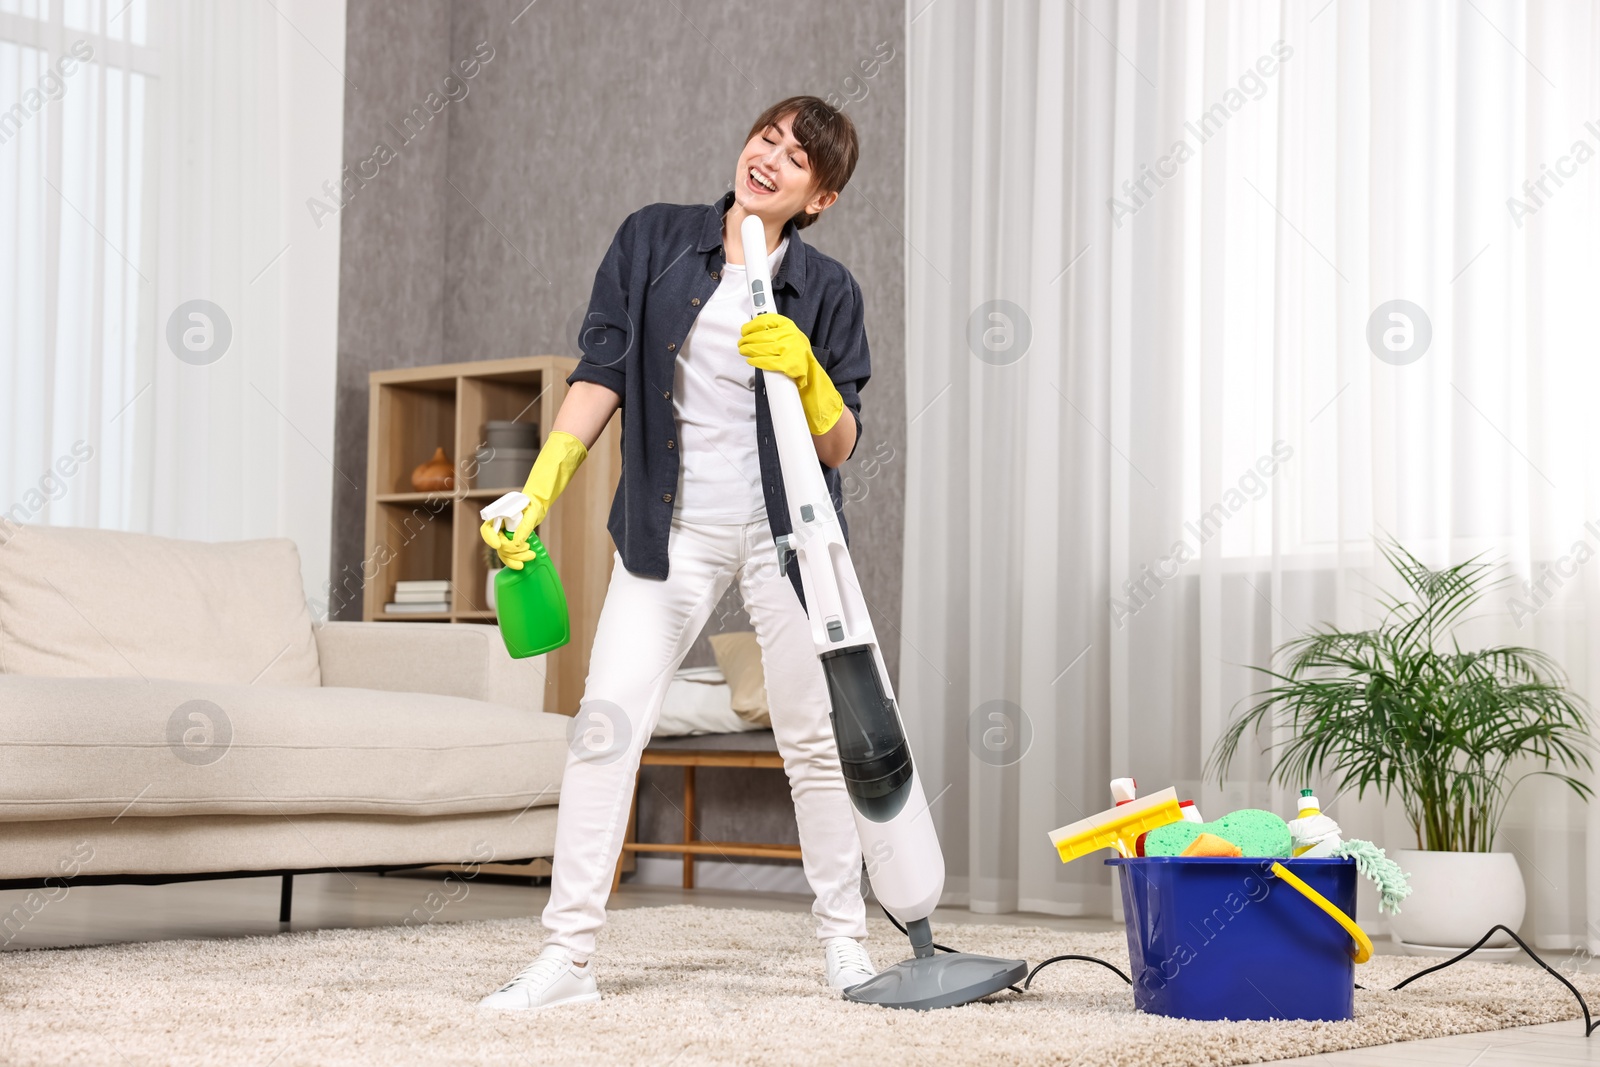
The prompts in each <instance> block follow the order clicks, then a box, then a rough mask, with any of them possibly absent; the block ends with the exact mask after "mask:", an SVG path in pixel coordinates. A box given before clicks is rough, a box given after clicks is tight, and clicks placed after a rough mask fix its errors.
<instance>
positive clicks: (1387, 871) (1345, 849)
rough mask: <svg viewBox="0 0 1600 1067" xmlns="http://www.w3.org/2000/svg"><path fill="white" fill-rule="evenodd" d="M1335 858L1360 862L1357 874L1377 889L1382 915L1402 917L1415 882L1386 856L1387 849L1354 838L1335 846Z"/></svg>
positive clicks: (1357, 864) (1357, 865)
mask: <svg viewBox="0 0 1600 1067" xmlns="http://www.w3.org/2000/svg"><path fill="white" fill-rule="evenodd" d="M1332 855H1334V856H1336V857H1338V858H1340V859H1346V858H1348V859H1353V860H1355V861H1356V870H1358V871H1360V872H1361V874H1362V875H1363V876H1364V877H1366V878H1367V879H1369V880H1370V881H1371V882H1372V884H1373V885H1374V886H1376V887H1377V890H1378V911H1380V912H1385V911H1386V912H1388V913H1389V914H1391V915H1399V914H1400V902H1401V901H1402V900H1404V899H1405V898H1406V897H1408V896H1410V895H1411V882H1410V880H1409V879H1408V878H1407V877H1406V872H1405V871H1402V870H1401V869H1400V865H1399V864H1398V863H1396V862H1395V861H1394V860H1392V859H1390V858H1389V857H1388V856H1385V855H1384V854H1383V849H1381V848H1379V847H1378V846H1377V845H1374V844H1373V843H1372V842H1371V841H1360V840H1356V839H1354V838H1352V839H1351V840H1349V841H1346V842H1344V843H1342V844H1339V845H1335V846H1334V848H1333V853H1332Z"/></svg>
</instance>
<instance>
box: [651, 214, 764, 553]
mask: <svg viewBox="0 0 1600 1067" xmlns="http://www.w3.org/2000/svg"><path fill="white" fill-rule="evenodd" d="M788 247H789V239H788V238H787V237H786V238H784V239H783V241H782V242H781V243H780V244H779V245H778V248H777V250H776V251H775V252H773V253H772V254H771V255H769V256H768V257H767V264H768V267H769V269H770V270H771V272H772V273H773V274H777V273H778V264H779V263H781V262H782V261H783V254H784V252H786V251H787V250H788ZM754 311H755V309H754V307H753V305H752V304H751V302H750V287H749V284H748V283H747V282H746V280H745V270H744V266H743V265H742V264H741V265H735V264H732V263H729V264H725V265H724V266H723V268H722V279H721V284H719V285H718V286H717V290H716V292H714V293H712V294H711V299H709V300H707V301H706V303H705V306H704V307H702V308H701V309H700V315H699V317H698V318H696V319H695V320H694V326H693V327H691V328H690V330H689V336H688V337H685V338H684V340H683V348H682V350H681V351H680V352H679V353H678V362H677V367H676V369H675V370H674V372H673V386H672V413H673V414H674V415H675V416H676V417H677V420H678V449H679V453H678V492H677V495H676V496H675V497H674V500H675V510H676V514H677V516H678V517H679V518H680V519H684V520H686V521H688V522H705V523H717V524H736V523H737V524H742V523H746V522H754V521H755V520H756V519H759V518H761V517H763V516H764V515H766V513H767V502H766V497H765V495H763V493H762V492H761V460H760V456H759V454H758V453H757V451H756V378H755V376H756V374H757V371H756V369H755V368H754V367H752V366H750V364H749V363H746V362H745V358H744V357H743V356H741V355H740V354H739V331H740V330H741V329H743V327H744V324H745V323H746V322H749V321H750V316H751V315H752V314H753V313H754Z"/></svg>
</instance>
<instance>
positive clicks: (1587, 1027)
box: [1356, 923, 1600, 1037]
mask: <svg viewBox="0 0 1600 1067" xmlns="http://www.w3.org/2000/svg"><path fill="white" fill-rule="evenodd" d="M1496 930H1504V931H1505V932H1506V933H1508V934H1510V935H1511V940H1513V941H1515V942H1516V943H1517V944H1518V945H1521V946H1522V951H1524V952H1526V953H1527V954H1528V955H1529V957H1531V958H1532V959H1533V962H1534V963H1537V964H1538V965H1539V966H1541V967H1543V968H1544V969H1545V970H1546V971H1548V972H1549V973H1550V976H1551V977H1552V978H1554V979H1555V980H1556V981H1558V982H1560V983H1561V984H1562V985H1564V986H1566V987H1567V990H1568V991H1569V992H1570V993H1571V994H1572V995H1573V996H1575V997H1577V998H1578V1007H1580V1008H1582V1009H1583V1036H1584V1037H1589V1036H1590V1035H1591V1034H1593V1033H1594V1031H1595V1028H1596V1027H1600V1022H1595V1021H1594V1020H1593V1018H1592V1017H1591V1016H1590V1014H1589V1002H1588V1001H1586V1000H1584V999H1583V994H1582V993H1580V992H1578V987H1577V986H1575V985H1573V984H1572V983H1571V982H1569V981H1567V978H1566V976H1565V975H1563V974H1562V973H1561V972H1560V971H1558V970H1556V969H1555V968H1554V967H1552V966H1550V965H1549V964H1548V963H1546V962H1545V961H1544V959H1543V957H1541V956H1540V955H1539V954H1538V953H1537V952H1535V951H1533V949H1532V948H1530V947H1529V945H1528V943H1527V942H1526V941H1524V940H1522V938H1520V937H1518V936H1517V932H1516V931H1515V930H1513V929H1511V928H1510V927H1509V926H1505V925H1502V924H1501V923H1496V924H1494V925H1493V926H1491V927H1489V932H1488V933H1486V934H1484V935H1483V936H1482V937H1480V938H1478V943H1477V944H1476V945H1473V946H1472V947H1471V948H1469V949H1467V950H1466V951H1465V952H1463V953H1461V954H1460V955H1458V956H1452V957H1450V958H1449V959H1447V960H1445V961H1444V962H1443V963H1436V964H1434V965H1433V966H1432V967H1426V968H1424V969H1422V970H1420V971H1418V972H1417V973H1416V974H1414V975H1412V976H1411V977H1409V978H1406V979H1404V980H1402V981H1401V982H1400V983H1399V984H1398V985H1394V986H1390V987H1389V992H1391V993H1393V992H1396V991H1398V990H1401V989H1404V988H1405V987H1406V986H1408V985H1410V984H1411V983H1412V982H1415V981H1416V980H1417V979H1418V978H1421V977H1423V976H1425V975H1430V974H1432V973H1433V972H1435V971H1442V970H1444V969H1445V968H1446V967H1448V966H1450V965H1451V964H1452V963H1460V962H1461V961H1462V960H1464V959H1466V958H1467V957H1468V956H1470V955H1472V954H1473V953H1474V952H1476V951H1478V950H1479V949H1480V948H1482V947H1483V946H1484V944H1485V943H1486V942H1487V941H1488V940H1489V939H1490V938H1491V937H1493V936H1494V934H1495V931H1496ZM1356 988H1357V989H1361V988H1362V987H1361V986H1356Z"/></svg>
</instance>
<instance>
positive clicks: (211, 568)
mask: <svg viewBox="0 0 1600 1067" xmlns="http://www.w3.org/2000/svg"><path fill="white" fill-rule="evenodd" d="M11 533H12V536H11V537H10V539H9V540H7V541H6V542H5V543H4V544H3V545H0V672H4V673H6V674H34V675H48V676H51V677H57V678H61V677H96V678H139V679H145V678H184V679H188V680H191V681H196V682H234V683H239V684H249V683H251V682H255V683H257V684H260V685H295V686H313V685H318V684H320V682H321V677H320V675H319V673H318V669H317V644H316V640H315V638H314V637H313V635H312V632H311V613H310V612H309V611H308V610H307V609H306V596H305V588H304V586H303V585H302V584H301V578H300V553H299V552H298V551H297V550H296V549H295V545H294V542H293V541H289V540H285V539H282V538H274V539H271V540H262V541H230V542H214V543H213V542H204V541H179V540H174V539H172V538H167V537H152V536H150V535H148V534H135V533H125V532H122V531H118V530H89V529H75V528H72V527H57V526H22V527H20V528H16V527H13V528H12V530H11Z"/></svg>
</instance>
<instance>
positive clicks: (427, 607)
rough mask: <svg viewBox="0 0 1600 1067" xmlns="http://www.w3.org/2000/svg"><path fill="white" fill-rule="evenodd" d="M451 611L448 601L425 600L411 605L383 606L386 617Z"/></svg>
mask: <svg viewBox="0 0 1600 1067" xmlns="http://www.w3.org/2000/svg"><path fill="white" fill-rule="evenodd" d="M449 610H450V602H449V601H448V600H439V601H428V600H424V601H413V602H409V603H398V602H395V601H391V602H389V603H387V604H385V605H384V606H383V613H384V614H385V615H423V614H428V613H430V612H448V611H449Z"/></svg>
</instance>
